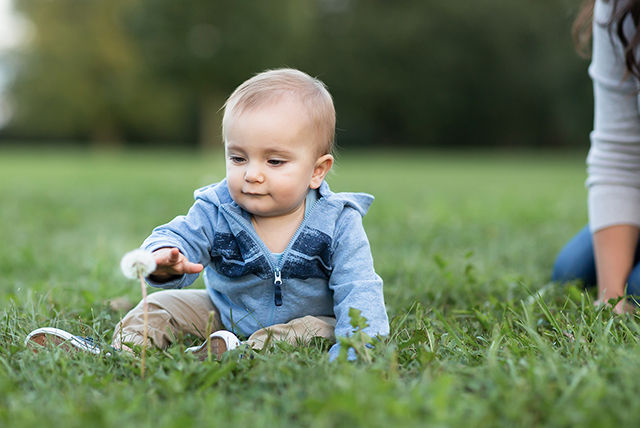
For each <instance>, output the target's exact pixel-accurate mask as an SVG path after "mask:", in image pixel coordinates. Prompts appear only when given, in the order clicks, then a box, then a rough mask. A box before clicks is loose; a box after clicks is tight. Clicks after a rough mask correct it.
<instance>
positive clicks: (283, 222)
mask: <svg viewBox="0 0 640 428" xmlns="http://www.w3.org/2000/svg"><path fill="white" fill-rule="evenodd" d="M222 126H223V137H224V146H225V155H226V178H225V179H224V180H222V181H221V182H219V183H216V184H212V185H209V186H206V187H204V188H202V189H199V190H197V191H196V192H195V203H194V204H193V206H192V207H191V209H190V210H189V212H188V213H187V214H186V215H184V216H178V217H176V218H175V219H173V220H172V221H170V222H169V223H167V224H165V225H162V226H159V227H157V228H156V229H155V230H154V231H153V233H152V234H151V236H149V237H148V238H147V239H146V240H145V241H144V243H143V244H142V248H144V249H146V250H148V251H151V252H153V256H154V257H155V260H156V264H157V268H156V270H155V271H154V272H153V273H152V274H151V275H150V276H149V277H148V279H147V280H148V283H149V284H150V285H152V286H154V287H159V288H165V289H173V290H163V291H159V292H156V293H153V294H151V295H149V298H148V307H149V314H148V317H149V318H148V319H149V337H150V339H151V341H152V342H153V344H154V345H155V346H157V347H160V348H162V349H164V348H166V347H168V346H169V345H170V344H171V343H172V342H173V341H174V340H175V338H176V337H177V336H179V335H180V334H185V333H189V334H194V335H197V336H200V337H202V338H203V339H205V342H204V343H203V344H202V345H201V346H198V347H194V348H189V351H192V352H195V353H197V354H199V356H201V357H205V356H206V355H208V354H209V353H213V354H214V355H217V356H220V354H222V353H223V352H225V351H227V350H229V349H232V348H234V347H235V346H237V344H238V343H239V340H238V339H237V337H236V335H238V336H243V337H246V338H247V343H248V344H250V345H251V346H252V347H253V348H256V349H259V348H261V347H263V346H265V345H266V344H267V343H269V341H274V340H284V341H287V342H291V343H294V344H304V343H308V342H309V341H310V340H311V339H312V338H313V337H317V336H320V337H325V338H327V339H329V340H331V341H335V338H336V336H338V337H339V336H348V335H350V334H351V333H352V332H353V328H352V326H351V324H350V317H349V309H350V308H356V309H358V310H360V311H361V315H362V316H363V317H365V318H366V319H367V321H368V327H367V328H366V329H365V332H366V333H368V334H369V335H371V336H376V335H378V336H384V335H387V334H388V333H389V322H388V317H387V313H386V310H385V306H384V297H383V293H382V280H381V278H380V277H379V276H378V275H377V274H376V272H375V270H374V268H373V259H372V256H371V251H370V247H369V242H368V240H367V236H366V234H365V231H364V229H363V226H362V216H363V215H364V214H365V213H366V212H367V210H368V208H369V206H370V205H371V203H372V201H373V197H372V196H370V195H367V194H361V193H333V192H332V191H331V190H330V189H329V186H328V185H327V183H326V182H325V177H326V175H327V173H328V172H329V170H330V169H331V167H332V165H333V162H334V158H333V156H332V155H331V153H332V146H333V139H334V132H335V110H334V106H333V102H332V99H331V95H330V94H329V92H328V91H327V89H326V87H325V86H324V84H323V83H322V82H320V81H319V80H317V79H315V78H312V77H310V76H309V75H307V74H305V73H303V72H301V71H298V70H294V69H278V70H269V71H265V72H263V73H260V74H258V75H256V76H254V77H252V78H251V79H249V80H247V81H246V82H244V83H243V84H241V85H240V86H239V87H238V88H237V89H236V90H235V91H234V92H233V93H232V94H231V96H230V97H229V99H228V100H227V102H226V103H225V106H224V117H223V122H222ZM202 271H204V282H205V284H206V290H188V289H187V290H183V288H185V287H187V286H189V285H190V284H191V283H192V282H193V281H194V280H195V279H196V277H197V275H198V274H199V273H200V272H202ZM176 289H177V290H176ZM40 330H46V329H40ZM208 332H213V333H212V334H211V335H210V336H209V337H207V333H208ZM34 333H35V332H33V333H32V335H31V339H33V340H36V339H38V338H40V339H41V338H42V337H43V335H46V334H48V333H46V332H44V333H41V334H34ZM71 337H72V338H73V339H72V340H70V341H69V342H68V343H71V344H73V343H74V341H77V340H82V338H79V337H77V336H71ZM127 343H128V344H142V343H143V307H142V302H141V303H140V304H139V305H138V306H136V307H135V308H134V309H132V310H131V311H130V312H129V313H128V314H127V315H126V316H125V317H124V318H123V319H122V321H121V322H120V323H119V324H118V325H117V326H116V329H115V333H114V336H113V342H112V345H113V347H114V348H116V349H122V348H124V349H126V348H127V347H126V344H127ZM338 353H339V345H338V344H334V345H333V346H332V347H331V349H330V350H329V356H330V359H332V360H333V359H335V358H336V357H337V356H338ZM350 357H351V358H353V357H354V354H353V353H351V354H350Z"/></svg>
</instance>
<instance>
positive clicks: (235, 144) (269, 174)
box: [225, 98, 321, 217]
mask: <svg viewBox="0 0 640 428" xmlns="http://www.w3.org/2000/svg"><path fill="white" fill-rule="evenodd" d="M314 131H315V130H314V128H313V126H311V124H310V122H309V119H308V117H307V114H306V112H305V110H304V108H303V106H302V105H300V103H299V102H296V101H294V100H290V99H288V98H284V99H282V100H279V101H277V102H276V103H275V104H270V105H267V106H264V107H259V108H257V109H255V110H250V111H246V112H244V113H242V114H241V115H240V116H239V117H236V118H233V119H231V120H230V123H229V125H228V126H227V127H226V135H225V154H226V165H227V183H228V185H229V191H230V193H231V197H232V198H233V200H234V201H235V202H236V203H237V204H238V205H240V206H241V207H242V208H243V209H245V210H246V211H248V212H249V213H251V214H253V215H254V216H256V217H276V216H286V215H287V214H290V213H293V212H294V211H295V210H296V209H298V208H300V207H301V205H302V204H303V202H304V199H305V197H306V195H307V192H308V190H309V188H310V187H311V188H317V187H319V186H320V183H321V180H320V181H318V180H317V179H315V178H314V177H313V172H314V168H315V166H316V162H317V160H318V153H317V149H316V147H317V138H318V135H317V132H314Z"/></svg>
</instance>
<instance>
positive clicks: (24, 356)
mask: <svg viewBox="0 0 640 428" xmlns="http://www.w3.org/2000/svg"><path fill="white" fill-rule="evenodd" d="M583 159H584V154H575V155H574V156H564V157H553V156H550V155H548V156H547V155H541V154H520V155H515V154H514V155H504V154H503V155H490V154H466V155H453V154H441V153H440V154H438V153H429V152H390V153H382V152H380V153H375V152H372V153H369V154H362V153H356V152H351V153H345V154H343V155H341V156H339V158H338V164H337V168H336V169H335V171H334V172H333V173H332V175H331V176H330V178H329V182H330V184H331V186H332V188H333V190H335V191H366V192H370V193H373V194H374V195H375V196H376V201H375V203H374V205H373V206H372V209H371V211H370V213H369V214H368V215H367V216H366V217H365V227H366V228H367V231H368V234H369V238H370V241H371V244H372V247H373V251H374V258H375V263H376V270H377V271H378V273H379V274H380V275H381V276H382V277H383V278H384V280H385V298H386V302H387V305H388V311H389V315H390V317H391V336H390V338H389V339H388V340H386V341H384V342H383V343H382V344H381V345H379V346H378V347H377V348H376V349H375V350H374V351H373V362H372V363H370V364H364V363H346V362H336V363H329V362H328V361H327V356H326V349H327V344H326V343H324V342H322V341H317V342H314V343H313V344H312V345H311V346H309V347H294V346H290V345H286V344H279V345H278V346H276V347H275V348H273V349H271V350H269V351H265V352H260V353H258V352H256V353H253V356H254V358H241V359H240V358H238V356H239V352H236V353H232V354H231V355H229V357H228V358H226V359H224V360H223V361H222V362H206V363H199V362H196V361H193V360H192V359H191V358H188V357H186V356H184V355H183V349H184V346H185V345H186V343H185V344H178V345H174V346H173V347H171V348H169V350H168V351H166V352H159V351H153V352H151V353H150V355H148V358H147V376H146V378H145V379H141V378H140V369H139V361H138V360H136V359H132V358H129V357H127V356H126V355H119V354H116V355H113V356H111V357H98V358H96V357H93V356H90V355H73V356H69V355H67V354H65V353H64V352H62V351H60V350H53V349H52V350H51V351H50V352H41V353H39V354H33V353H32V352H30V351H29V350H28V349H25V348H24V347H23V345H22V341H23V339H24V337H25V335H26V334H27V333H28V332H29V331H30V330H32V329H34V328H36V327H40V326H45V325H52V326H56V327H59V328H63V329H67V330H72V331H74V332H77V333H78V334H84V335H91V336H94V337H96V338H98V339H99V341H100V342H101V344H102V345H107V344H108V343H109V341H110V338H111V337H110V336H111V331H112V328H113V326H114V324H115V323H116V322H117V320H118V319H119V317H120V316H121V315H122V313H121V312H118V311H115V310H113V309H111V308H110V306H109V303H108V302H109V300H110V299H112V298H114V297H121V296H124V297H126V298H128V299H129V300H131V301H133V302H135V301H137V300H138V299H139V293H140V292H139V286H138V285H137V283H136V282H135V281H129V280H126V279H125V278H124V277H122V275H121V274H120V272H119V266H118V265H119V260H120V257H121V256H122V254H124V252H126V251H128V250H131V249H133V248H135V247H137V246H138V245H139V243H140V242H141V241H142V240H143V239H144V238H145V237H146V236H147V235H148V233H149V232H150V231H151V229H152V228H153V227H154V226H155V225H157V224H160V223H163V222H166V221H168V220H169V219H171V218H173V216H175V215H178V214H180V213H184V212H185V211H186V210H187V209H188V207H189V206H190V204H191V200H192V197H191V194H192V191H193V189H194V188H196V187H199V186H201V185H205V184H208V183H209V182H212V181H215V180H218V179H220V178H222V177H223V173H224V170H223V161H222V157H221V155H219V154H218V155H211V156H204V157H203V156H201V155H198V154H180V153H144V152H135V153H128V154H119V155H118V154H112V155H104V154H103V155H92V154H88V153H79V152H72V151H66V152H64V151H63V152H58V153H57V152H54V151H48V152H36V151H33V152H27V151H8V150H4V151H0V237H1V238H2V245H1V246H0V305H1V306H0V426H12V427H22V426H43V425H44V426H83V427H84V426H118V427H127V426H135V427H137V426H154V427H172V426H190V425H196V424H198V425H203V426H251V427H274V426H311V427H334V426H345V427H352V426H366V427H377V426H384V427H387V426H492V425H501V426H514V425H515V426H531V425H552V426H570V425H571V426H573V425H582V426H612V425H620V424H626V425H631V424H634V423H635V424H637V423H638V421H639V420H640V416H638V415H639V414H640V413H639V412H638V411H639V410H640V404H638V403H640V400H638V399H637V398H638V397H640V382H638V379H640V346H639V345H638V338H639V337H640V322H639V319H638V318H636V317H633V316H626V317H625V316H615V315H613V314H612V313H611V311H609V310H607V309H605V310H595V309H594V308H593V307H592V304H591V297H590V296H591V295H590V294H585V293H583V292H581V291H580V290H579V289H578V288H576V287H575V286H565V287H562V286H557V285H554V284H549V276H550V270H551V266H552V263H553V259H554V257H555V254H556V253H557V251H558V250H559V249H560V248H561V246H562V245H563V244H564V242H565V241H566V240H567V239H568V238H570V237H571V236H572V235H573V234H574V233H575V232H577V230H578V229H579V228H580V227H582V226H583V225H584V223H585V222H586V208H585V207H586V203H585V200H586V191H585V189H584V186H583V182H584V178H585V172H584V162H583ZM195 286H196V287H202V282H201V280H198V282H197V283H196V285H195ZM538 292H539V293H538Z"/></svg>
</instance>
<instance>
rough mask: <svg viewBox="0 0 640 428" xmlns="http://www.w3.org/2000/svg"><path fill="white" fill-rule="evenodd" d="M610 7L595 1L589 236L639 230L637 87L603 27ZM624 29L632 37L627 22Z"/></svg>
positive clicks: (616, 43)
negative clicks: (615, 228)
mask: <svg viewBox="0 0 640 428" xmlns="http://www.w3.org/2000/svg"><path fill="white" fill-rule="evenodd" d="M620 3H624V1H622V2H620ZM612 7H613V2H611V1H609V2H603V1H602V0H597V1H596V5H595V12H594V26H593V57H592V62H591V65H590V67H589V75H590V76H591V78H592V80H593V94H594V105H595V111H594V127H593V132H592V133H591V149H590V151H589V156H588V157H587V172H588V178H587V187H588V189H589V225H590V228H591V231H593V232H595V231H597V230H600V229H603V228H605V227H608V226H612V225H616V224H631V225H636V226H639V227H640V113H639V109H638V103H639V102H640V92H639V90H640V85H639V83H638V80H637V79H635V78H634V77H633V76H630V75H629V74H628V73H627V72H626V69H625V64H624V56H623V53H622V46H621V43H620V41H619V40H618V38H617V37H615V36H614V37H610V35H609V32H608V30H607V27H606V25H604V23H606V22H608V20H609V17H610V15H611V8H612ZM624 28H625V31H626V32H627V34H628V38H629V39H631V35H632V34H633V32H634V25H633V23H632V22H631V19H627V21H626V22H625V27H624Z"/></svg>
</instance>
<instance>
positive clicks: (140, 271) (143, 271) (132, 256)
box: [120, 248, 156, 279]
mask: <svg viewBox="0 0 640 428" xmlns="http://www.w3.org/2000/svg"><path fill="white" fill-rule="evenodd" d="M120 269H122V273H123V274H124V276H126V277H127V278H131V279H135V278H137V277H138V276H139V275H142V276H144V277H146V276H148V275H150V274H151V273H152V272H153V271H154V270H156V259H155V258H154V257H153V254H151V253H150V252H149V251H146V250H143V249H141V248H138V249H136V250H133V251H130V252H128V253H127V254H125V255H124V257H122V260H121V261H120Z"/></svg>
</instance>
